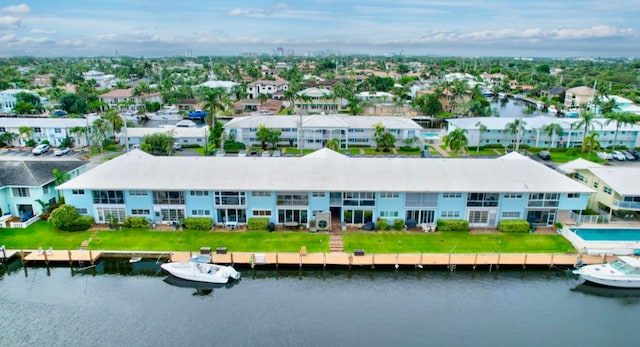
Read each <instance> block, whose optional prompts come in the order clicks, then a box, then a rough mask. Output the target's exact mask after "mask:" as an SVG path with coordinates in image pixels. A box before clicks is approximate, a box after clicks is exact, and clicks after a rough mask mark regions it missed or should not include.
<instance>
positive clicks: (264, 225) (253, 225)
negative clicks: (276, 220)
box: [247, 218, 269, 230]
mask: <svg viewBox="0 0 640 347" xmlns="http://www.w3.org/2000/svg"><path fill="white" fill-rule="evenodd" d="M247 228H248V229H249V230H267V229H268V228H269V218H249V220H247Z"/></svg>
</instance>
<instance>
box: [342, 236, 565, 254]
mask: <svg viewBox="0 0 640 347" xmlns="http://www.w3.org/2000/svg"><path fill="white" fill-rule="evenodd" d="M343 239H344V250H345V252H351V251H353V250H354V249H364V250H365V251H366V252H368V253H391V254H393V253H564V252H570V251H573V247H572V246H571V244H570V243H569V242H568V241H567V240H566V239H565V238H563V237H562V236H560V235H533V234H502V233H501V234H470V233H466V232H441V233H432V234H416V233H402V232H397V233H394V232H377V233H347V234H343Z"/></svg>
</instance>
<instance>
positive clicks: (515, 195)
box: [504, 193, 522, 199]
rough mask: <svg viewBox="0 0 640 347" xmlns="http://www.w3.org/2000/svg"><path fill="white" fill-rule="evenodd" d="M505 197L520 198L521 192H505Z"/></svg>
mask: <svg viewBox="0 0 640 347" xmlns="http://www.w3.org/2000/svg"><path fill="white" fill-rule="evenodd" d="M504 198H505V199H521V198H522V193H506V194H505V195H504Z"/></svg>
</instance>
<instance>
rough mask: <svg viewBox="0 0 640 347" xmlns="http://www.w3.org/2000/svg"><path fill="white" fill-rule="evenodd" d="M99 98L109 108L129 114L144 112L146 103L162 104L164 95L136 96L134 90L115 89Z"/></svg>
mask: <svg viewBox="0 0 640 347" xmlns="http://www.w3.org/2000/svg"><path fill="white" fill-rule="evenodd" d="M99 98H100V100H101V101H103V102H104V103H106V104H107V106H108V107H109V108H115V109H118V110H120V111H129V112H138V110H143V109H144V107H145V103H150V102H157V103H160V104H162V95H161V94H160V93H149V94H142V95H136V96H134V95H133V88H129V89H114V90H112V91H109V92H107V93H104V94H102V95H100V96H99Z"/></svg>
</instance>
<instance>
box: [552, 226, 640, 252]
mask: <svg viewBox="0 0 640 347" xmlns="http://www.w3.org/2000/svg"><path fill="white" fill-rule="evenodd" d="M616 227H618V228H616ZM571 228H582V229H619V228H623V227H622V226H621V225H616V224H607V225H606V227H603V225H602V224H595V225H587V224H583V225H581V226H579V227H577V226H565V227H564V228H562V230H560V234H561V235H562V236H564V238H566V239H567V240H569V242H570V243H571V245H572V246H573V247H574V248H575V249H577V250H579V251H580V253H583V254H587V255H598V256H602V255H609V256H610V255H633V254H634V253H635V251H636V250H639V249H640V241H602V240H598V241H589V240H583V239H582V238H581V237H580V236H578V235H577V234H576V233H575V232H573V231H572V230H571ZM624 228H640V226H638V225H637V224H635V225H625V227H624Z"/></svg>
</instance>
